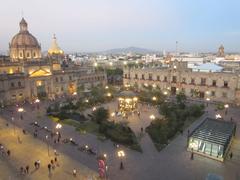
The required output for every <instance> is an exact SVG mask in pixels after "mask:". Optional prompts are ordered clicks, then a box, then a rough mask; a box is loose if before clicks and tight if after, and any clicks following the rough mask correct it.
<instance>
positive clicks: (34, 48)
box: [9, 18, 41, 60]
mask: <svg viewBox="0 0 240 180" xmlns="http://www.w3.org/2000/svg"><path fill="white" fill-rule="evenodd" d="M19 25H20V31H19V33H17V34H16V35H15V36H14V37H13V38H12V41H11V43H10V44H9V48H10V57H11V59H13V60H16V59H36V58H40V57H41V46H40V44H39V43H38V41H37V39H36V38H35V37H34V36H33V35H32V34H31V33H29V31H28V25H27V22H26V21H25V19H24V18H22V20H21V22H20V23H19Z"/></svg>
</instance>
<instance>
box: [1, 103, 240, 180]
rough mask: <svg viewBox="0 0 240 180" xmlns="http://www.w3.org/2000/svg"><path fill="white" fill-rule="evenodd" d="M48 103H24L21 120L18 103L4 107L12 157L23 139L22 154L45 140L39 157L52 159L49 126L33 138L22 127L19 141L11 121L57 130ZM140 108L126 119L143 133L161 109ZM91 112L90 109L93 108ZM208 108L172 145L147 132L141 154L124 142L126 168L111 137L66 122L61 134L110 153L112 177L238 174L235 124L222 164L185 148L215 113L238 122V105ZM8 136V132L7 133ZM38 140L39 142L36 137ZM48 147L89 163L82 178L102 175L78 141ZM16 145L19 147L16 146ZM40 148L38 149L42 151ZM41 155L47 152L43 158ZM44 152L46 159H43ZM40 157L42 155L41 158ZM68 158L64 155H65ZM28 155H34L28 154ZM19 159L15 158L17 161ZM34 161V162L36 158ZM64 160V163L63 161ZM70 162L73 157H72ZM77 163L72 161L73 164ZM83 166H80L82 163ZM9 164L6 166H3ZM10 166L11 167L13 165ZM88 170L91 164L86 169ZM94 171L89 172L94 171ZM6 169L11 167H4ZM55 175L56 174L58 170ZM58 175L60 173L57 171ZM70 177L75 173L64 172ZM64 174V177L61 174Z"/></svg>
mask: <svg viewBox="0 0 240 180" xmlns="http://www.w3.org/2000/svg"><path fill="white" fill-rule="evenodd" d="M48 104H49V102H40V109H39V110H37V109H35V111H33V112H32V107H31V105H25V106H23V108H24V111H25V112H24V113H23V120H20V119H19V113H18V112H16V108H15V107H8V108H5V109H3V110H2V112H1V117H2V118H1V122H2V123H1V127H2V128H4V129H6V130H5V131H9V133H8V136H9V137H6V136H4V134H5V132H4V131H1V142H3V144H4V145H5V146H6V147H7V148H11V151H12V154H13V156H14V151H16V150H15V148H17V147H18V146H22V145H24V144H25V143H24V142H25V141H26V143H30V144H31V145H30V144H29V145H28V146H30V147H29V148H28V147H25V148H24V149H25V150H23V152H21V153H26V152H28V154H30V153H29V152H32V153H33V154H35V153H36V152H35V150H36V149H31V147H32V146H33V147H34V146H36V145H34V144H35V143H38V142H39V143H41V141H42V143H44V144H43V149H45V150H41V154H40V156H41V158H43V159H42V160H43V161H45V159H48V157H47V145H46V142H45V140H44V137H45V135H46V132H45V131H42V132H40V133H39V135H38V139H39V140H38V139H34V140H30V139H32V138H31V137H28V138H25V137H24V135H22V134H21V130H18V132H19V134H20V135H21V136H23V144H19V143H18V142H17V139H16V136H13V133H14V132H13V124H12V122H11V117H12V116H14V117H15V119H16V121H15V122H14V125H15V126H16V128H21V129H22V128H24V129H25V130H26V131H27V132H29V135H27V136H32V135H31V134H32V133H33V132H34V129H33V128H32V127H31V126H29V124H30V123H32V122H33V121H37V122H38V124H39V125H40V126H43V127H44V126H46V127H48V128H49V129H55V127H56V123H54V122H52V121H51V120H50V119H49V118H48V117H46V116H45V114H44V111H45V108H46V107H47V106H48ZM104 106H105V107H108V108H109V109H110V111H115V110H116V108H117V102H110V103H107V104H105V105H104ZM139 108H140V109H139V110H140V112H141V118H140V119H139V118H137V117H138V116H137V115H132V116H131V115H130V116H129V119H128V124H129V126H130V127H131V128H132V129H133V130H134V132H135V133H140V132H141V130H140V129H141V127H144V128H145V127H147V126H148V125H149V123H150V121H151V120H150V118H149V116H150V115H151V114H152V113H156V114H155V115H156V117H158V116H160V115H159V114H157V113H158V112H157V111H156V110H155V111H154V109H155V108H153V109H152V108H151V107H148V106H147V105H143V106H141V105H139ZM36 111H39V113H40V114H41V116H40V117H36ZM89 111H90V109H89ZM206 111H207V112H206V113H205V114H204V115H203V116H202V117H201V118H199V119H198V120H197V121H195V122H194V123H193V124H192V125H191V126H190V127H188V128H187V129H186V130H185V131H184V132H183V135H181V134H179V135H177V137H175V138H174V140H172V141H171V142H170V144H169V145H168V146H167V147H165V148H164V149H163V150H162V151H160V152H159V151H157V150H156V148H155V147H154V144H153V142H152V141H151V138H150V137H149V135H148V134H146V133H144V135H143V137H141V139H140V145H141V147H142V150H143V152H142V153H139V152H136V151H133V150H130V149H128V148H125V147H124V146H121V145H120V147H119V148H120V149H121V150H124V152H125V157H124V158H123V159H122V161H123V163H124V170H120V169H119V163H120V160H119V158H118V156H117V152H118V148H116V147H114V146H113V144H112V142H111V141H109V140H107V141H104V142H101V141H99V140H98V139H97V137H96V136H95V135H92V134H85V135H83V134H79V133H77V132H76V131H75V129H74V127H72V126H68V125H63V126H62V128H61V134H62V136H63V138H72V139H74V141H75V142H77V143H78V144H80V145H88V146H89V147H92V148H93V149H94V150H96V151H97V152H98V153H99V154H102V153H105V154H107V165H108V177H109V179H114V180H115V179H117V180H118V179H126V180H132V179H140V180H141V179H142V180H144V179H153V180H155V179H156V180H157V179H169V180H171V179H175V178H176V177H178V179H189V178H191V179H204V178H205V177H206V176H207V175H208V173H214V174H218V175H220V176H223V177H224V178H225V179H233V180H235V179H238V178H239V175H238V171H237V169H238V166H239V158H240V156H239V148H240V144H239V141H238V138H239V135H240V134H239V131H238V129H237V131H236V138H234V140H233V143H232V146H231V149H230V151H231V152H232V153H233V154H234V155H233V158H232V159H229V157H228V156H227V157H226V160H225V163H220V162H217V161H214V160H212V159H208V158H206V157H202V156H198V155H196V154H195V155H194V160H190V154H191V153H190V152H188V151H187V150H186V149H187V130H190V131H192V130H194V129H195V127H197V126H198V125H199V124H200V123H202V121H204V120H205V118H206V117H212V118H215V115H216V113H219V114H221V115H222V116H223V117H224V120H226V121H230V118H233V119H234V121H235V122H236V123H237V124H238V123H239V122H238V118H237V117H238V116H239V111H238V108H234V107H230V108H229V112H228V114H227V115H225V111H224V110H223V111H218V112H216V111H215V105H214V104H209V105H208V107H207V109H206ZM114 118H115V119H112V120H115V121H126V120H125V119H124V118H122V117H114ZM7 122H8V123H9V126H8V127H6V125H5V124H6V123H7ZM5 135H6V134H5ZM10 137H13V138H14V137H15V139H16V140H15V142H14V140H13V141H11V143H10V144H9V141H10V140H8V138H10ZM35 141H37V142H35ZM49 145H50V147H51V148H50V149H51V150H50V152H52V151H53V149H56V150H57V152H59V154H60V156H59V157H61V156H64V157H65V156H66V157H67V158H70V159H72V158H74V163H78V165H77V167H79V163H81V164H82V165H83V166H85V167H86V171H84V172H86V173H84V172H82V171H81V169H83V168H80V169H79V170H78V172H79V174H82V175H83V177H87V176H88V175H89V174H95V175H97V174H98V170H97V169H98V166H97V160H96V158H95V157H93V156H90V155H88V154H86V153H84V152H80V151H79V150H77V148H75V147H74V146H71V145H65V144H62V143H60V144H55V143H54V142H52V141H50V142H49ZM14 147H15V148H14ZM38 152H40V151H39V150H38ZM42 156H43V157H42ZM44 157H46V158H44ZM39 158H40V157H39ZM24 159H29V157H28V156H27V155H22V156H21V159H19V157H16V160H15V161H14V162H12V161H11V162H10V164H11V163H12V166H13V167H15V170H14V171H15V172H16V171H17V170H18V169H19V165H20V164H21V163H23V162H24V161H25V160H24ZM63 159H64V158H63ZM29 160H30V159H29ZM8 161H9V160H8V159H4V162H8ZM15 162H16V163H15ZM32 163H33V162H32ZM61 163H65V162H64V161H63V162H61ZM69 163H70V164H71V163H73V162H71V161H70V162H69ZM74 163H73V164H74ZM82 165H81V166H82ZM73 167H74V165H71V166H70V165H66V166H64V168H65V170H66V171H68V172H71V171H72V168H73ZM5 168H6V167H5ZM10 169H11V168H10ZM87 169H90V171H89V170H87ZM91 171H92V173H89V172H91ZM6 173H7V171H6ZM62 173H63V174H64V172H61V171H60V170H59V171H58V170H57V171H56V173H55V172H53V174H52V178H53V179H54V178H55V177H56V178H57V177H60V175H61V177H63V176H62ZM55 174H56V175H55ZM58 174H59V176H58ZM35 176H36V177H37V173H36V174H35V175H33V176H29V178H30V179H31V178H33V177H35ZM66 176H69V178H71V173H70V174H68V175H66ZM41 177H45V178H47V177H48V173H47V170H46V172H42V173H41ZM60 179H61V178H60Z"/></svg>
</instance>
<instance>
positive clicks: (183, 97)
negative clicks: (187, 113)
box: [176, 92, 187, 109]
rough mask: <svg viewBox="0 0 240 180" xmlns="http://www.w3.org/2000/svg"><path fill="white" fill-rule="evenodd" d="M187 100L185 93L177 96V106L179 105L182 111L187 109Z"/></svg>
mask: <svg viewBox="0 0 240 180" xmlns="http://www.w3.org/2000/svg"><path fill="white" fill-rule="evenodd" d="M186 99H187V97H186V95H185V94H184V92H180V93H179V94H177V96H176V100H177V104H178V105H179V107H180V108H182V109H184V108H185V101H186Z"/></svg>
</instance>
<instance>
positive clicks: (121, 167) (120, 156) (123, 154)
mask: <svg viewBox="0 0 240 180" xmlns="http://www.w3.org/2000/svg"><path fill="white" fill-rule="evenodd" d="M117 154H118V157H119V159H120V161H121V162H120V169H121V170H123V169H124V167H123V162H122V158H123V157H125V153H124V151H123V150H120V151H118V153H117Z"/></svg>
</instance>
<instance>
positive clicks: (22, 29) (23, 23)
mask: <svg viewBox="0 0 240 180" xmlns="http://www.w3.org/2000/svg"><path fill="white" fill-rule="evenodd" d="M19 25H20V32H26V31H28V24H27V22H26V21H25V19H24V18H22V20H21V21H20V23H19Z"/></svg>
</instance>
